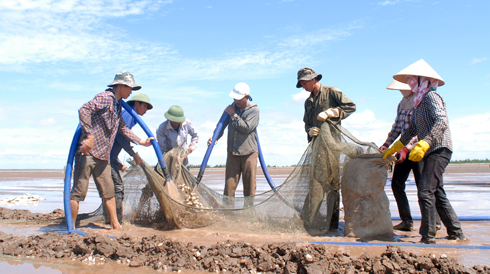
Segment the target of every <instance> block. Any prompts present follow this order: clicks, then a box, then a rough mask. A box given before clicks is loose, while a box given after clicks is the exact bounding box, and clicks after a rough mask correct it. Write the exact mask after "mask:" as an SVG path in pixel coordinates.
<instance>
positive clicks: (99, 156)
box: [70, 71, 153, 230]
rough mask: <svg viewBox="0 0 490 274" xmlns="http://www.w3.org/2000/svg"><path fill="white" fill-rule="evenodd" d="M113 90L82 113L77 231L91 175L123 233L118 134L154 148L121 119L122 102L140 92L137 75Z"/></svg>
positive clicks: (124, 75) (75, 191) (122, 75)
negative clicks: (113, 163)
mask: <svg viewBox="0 0 490 274" xmlns="http://www.w3.org/2000/svg"><path fill="white" fill-rule="evenodd" d="M108 87H111V88H109V89H107V90H105V91H104V92H101V93H99V94H97V95H96V96H95V98H94V99H92V100H91V101H89V102H87V103H85V104H84V105H83V106H82V107H81V108H80V109H79V110H78V113H79V116H80V125H81V127H82V133H81V135H80V140H79V147H78V150H77V152H76V155H75V157H76V158H75V171H74V173H73V181H74V182H73V188H72V190H71V194H70V206H71V214H72V218H73V228H75V222H76V220H77V215H78V207H79V203H80V201H84V200H85V197H86V196H87V191H88V183H89V179H90V176H93V179H94V182H95V185H96V186H97V190H98V191H99V195H100V197H101V198H102V200H103V203H104V207H105V208H106V209H107V213H108V214H109V219H110V223H111V228H112V229H118V230H121V229H122V227H121V225H120V224H119V222H118V221H117V216H116V207H115V201H114V200H115V199H114V183H113V181H112V178H111V168H110V165H109V159H110V152H111V149H112V146H113V144H114V139H115V137H116V133H117V132H119V133H121V134H122V135H123V136H124V137H126V138H128V139H129V140H131V141H132V142H133V143H135V144H140V145H143V146H150V145H151V140H153V138H148V139H146V140H144V141H143V140H141V139H140V138H139V137H138V136H136V135H135V134H134V133H133V132H132V131H131V130H130V129H129V128H128V127H127V126H126V124H125V123H124V120H123V119H122V117H121V103H120V101H121V99H126V98H128V97H129V95H131V92H132V91H133V90H139V89H140V88H141V87H140V86H138V85H137V84H136V83H135V81H134V77H133V74H131V73H129V72H127V71H122V72H118V73H117V74H116V76H115V77H114V81H113V82H112V83H111V84H109V85H108Z"/></svg>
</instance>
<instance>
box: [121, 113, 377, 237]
mask: <svg viewBox="0 0 490 274" xmlns="http://www.w3.org/2000/svg"><path fill="white" fill-rule="evenodd" d="M327 121H328V120H327ZM183 154H184V151H183V150H182V149H180V148H174V149H172V150H171V151H169V152H167V153H166V154H165V155H164V160H165V163H166V164H167V169H168V171H169V172H170V174H171V176H172V179H173V180H172V181H166V180H165V178H164V176H163V172H162V171H161V169H160V167H159V165H157V166H156V167H151V166H150V165H148V164H147V163H143V164H142V165H141V166H132V167H131V169H130V171H129V172H128V173H127V174H126V175H125V176H124V184H125V200H126V205H129V206H126V207H125V211H127V212H125V216H126V219H128V218H129V219H130V220H131V221H132V222H135V223H138V222H143V223H144V222H146V223H152V224H159V225H160V226H161V227H163V228H203V227H206V228H209V229H219V230H231V231H235V232H240V231H242V232H252V233H269V234H277V233H284V234H303V233H310V234H311V233H321V234H325V233H327V232H328V229H329V223H330V219H331V212H332V210H331V209H332V206H333V202H332V201H334V200H336V199H338V190H339V184H340V181H341V173H342V168H343V165H344V164H345V163H346V162H347V161H348V160H349V159H351V158H353V157H359V156H361V155H362V157H363V158H366V159H369V158H370V157H371V158H373V159H377V160H379V157H380V154H379V150H378V148H377V147H376V145H375V144H374V143H369V142H361V141H359V140H358V139H356V138H355V137H354V136H353V135H352V134H351V133H350V132H348V131H347V130H346V129H345V128H343V127H341V126H340V125H335V124H333V123H331V122H330V121H328V122H327V123H324V124H323V125H322V127H321V131H320V134H319V136H317V137H316V138H315V139H314V140H313V141H312V142H310V144H309V145H308V147H307V148H306V150H305V152H304V153H303V155H302V157H301V159H300V160H299V162H298V164H297V165H296V166H295V168H294V169H293V170H292V172H291V173H290V174H289V176H288V177H287V179H286V180H285V181H284V182H282V183H281V184H280V185H279V186H277V187H276V188H275V189H272V190H269V191H266V192H263V193H260V194H258V195H255V196H249V197H229V196H224V195H222V194H220V193H218V192H216V191H214V190H212V189H210V188H209V187H208V186H206V183H205V182H206V176H204V178H203V182H201V183H200V184H198V186H197V188H196V191H195V192H193V188H194V187H195V186H196V181H197V179H196V177H195V176H194V175H192V174H191V173H190V172H189V170H187V169H186V168H185V167H184V166H182V165H181V163H180V160H179V158H180V157H181V156H182V155H183ZM385 172H386V171H385Z"/></svg>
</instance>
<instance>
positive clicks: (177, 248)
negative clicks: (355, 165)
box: [0, 232, 490, 273]
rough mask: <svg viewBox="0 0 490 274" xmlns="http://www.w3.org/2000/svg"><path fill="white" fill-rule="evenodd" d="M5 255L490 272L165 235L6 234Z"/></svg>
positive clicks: (421, 259)
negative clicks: (210, 242) (209, 242)
mask: <svg viewBox="0 0 490 274" xmlns="http://www.w3.org/2000/svg"><path fill="white" fill-rule="evenodd" d="M0 254H5V255H11V256H19V257H30V258H46V259H64V260H77V261H82V262H85V263H87V264H104V263H120V264H126V265H128V266H130V267H150V268H153V269H156V270H168V271H179V270H184V269H187V270H198V271H209V272H225V271H226V272H231V273H256V272H271V273H394V272H397V273H490V268H489V267H488V266H474V267H473V268H468V267H465V266H463V265H461V264H459V263H457V262H456V261H455V260H454V259H451V258H447V257H446V256H445V255H441V256H440V257H436V256H435V255H433V254H431V255H428V256H417V255H415V254H413V253H407V252H405V251H402V250H401V249H400V248H399V247H394V246H387V249H386V251H385V252H384V253H382V254H381V255H379V256H375V257H371V256H369V255H368V254H367V253H365V254H363V255H361V256H359V257H358V258H353V257H351V256H350V255H349V253H346V252H338V251H337V252H332V251H330V250H329V248H328V246H325V245H313V244H311V245H305V246H299V245H297V244H296V243H292V242H283V243H270V244H264V245H262V246H257V245H253V244H249V243H245V242H241V241H240V242H231V241H226V242H220V243H216V244H214V245H212V246H210V247H205V246H196V245H193V244H192V243H188V244H184V243H182V242H179V241H176V240H171V239H168V238H166V237H164V236H157V235H154V236H151V237H143V238H134V237H131V236H128V235H126V234H125V235H123V236H121V237H119V238H117V239H116V238H112V237H107V236H104V235H100V234H93V233H88V234H87V235H84V236H81V235H78V234H59V233H46V234H42V235H36V236H29V237H25V236H24V237H22V236H19V237H17V236H12V235H10V234H5V233H3V232H0Z"/></svg>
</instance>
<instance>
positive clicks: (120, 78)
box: [107, 71, 141, 90]
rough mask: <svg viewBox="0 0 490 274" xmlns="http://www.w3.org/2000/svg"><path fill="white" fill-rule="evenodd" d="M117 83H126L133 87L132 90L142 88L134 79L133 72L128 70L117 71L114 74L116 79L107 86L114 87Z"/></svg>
mask: <svg viewBox="0 0 490 274" xmlns="http://www.w3.org/2000/svg"><path fill="white" fill-rule="evenodd" d="M115 85H126V86H128V87H131V89H132V90H138V89H140V88H141V86H138V85H137V84H136V82H135V81H134V77H133V74H132V73H130V72H128V71H121V72H118V73H116V76H114V81H113V82H112V83H110V84H109V85H107V86H108V87H113V86H115Z"/></svg>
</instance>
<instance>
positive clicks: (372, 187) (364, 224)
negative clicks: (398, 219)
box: [341, 154, 393, 238]
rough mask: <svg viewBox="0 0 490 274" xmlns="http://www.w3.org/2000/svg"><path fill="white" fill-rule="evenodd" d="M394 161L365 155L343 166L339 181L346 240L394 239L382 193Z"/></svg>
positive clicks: (373, 155) (352, 159)
mask: <svg viewBox="0 0 490 274" xmlns="http://www.w3.org/2000/svg"><path fill="white" fill-rule="evenodd" d="M391 161H393V157H388V158H387V159H385V160H383V155H381V154H365V155H359V156H357V157H351V159H350V160H349V161H348V162H347V163H346V164H345V166H344V172H343V175H342V180H341V189H342V203H343V204H344V215H345V230H344V233H345V235H346V236H350V237H358V238H370V237H376V236H386V235H390V236H391V235H393V223H392V221H391V213H390V202H389V200H388V197H387V196H386V192H385V191H384V186H385V184H386V179H387V177H388V174H387V173H388V166H389V164H390V162H391Z"/></svg>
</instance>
